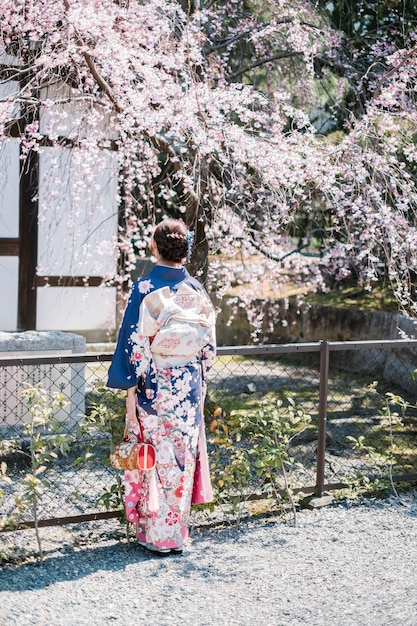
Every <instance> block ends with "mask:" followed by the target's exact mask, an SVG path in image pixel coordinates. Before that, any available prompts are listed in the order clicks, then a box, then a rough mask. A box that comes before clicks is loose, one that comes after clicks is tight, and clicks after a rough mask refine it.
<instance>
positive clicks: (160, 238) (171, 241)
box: [153, 218, 188, 263]
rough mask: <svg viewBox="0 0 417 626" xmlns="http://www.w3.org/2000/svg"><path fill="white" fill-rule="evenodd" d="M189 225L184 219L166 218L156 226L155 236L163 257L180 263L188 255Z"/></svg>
mask: <svg viewBox="0 0 417 626" xmlns="http://www.w3.org/2000/svg"><path fill="white" fill-rule="evenodd" d="M186 233H187V227H186V225H185V224H184V222H183V221H182V220H174V219H171V218H169V219H166V220H163V221H162V222H160V223H159V224H158V226H157V227H156V228H155V231H154V234H153V238H154V240H155V243H156V247H157V248H158V252H159V254H160V255H161V257H162V258H163V259H166V260H167V261H173V262H174V263H180V261H182V260H183V259H185V258H186V257H187V255H188V242H187V235H186Z"/></svg>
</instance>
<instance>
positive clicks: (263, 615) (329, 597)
mask: <svg viewBox="0 0 417 626" xmlns="http://www.w3.org/2000/svg"><path fill="white" fill-rule="evenodd" d="M401 500H402V503H399V502H398V500H396V499H394V498H391V499H388V500H384V501H377V500H370V501H366V502H363V503H350V502H343V503H339V504H334V505H332V506H329V507H326V508H322V509H318V510H313V511H308V510H304V511H301V512H300V513H298V516H297V526H296V527H294V526H293V525H292V523H291V522H290V521H288V520H285V519H282V518H278V517H276V518H273V519H271V518H270V519H263V520H260V519H258V520H253V521H249V522H245V523H244V524H242V525H241V527H240V529H239V530H235V529H233V530H231V529H224V528H214V529H213V528H201V527H200V528H198V529H195V530H194V531H193V535H192V543H191V545H189V547H187V549H186V551H184V554H183V555H181V556H169V557H168V558H158V557H155V556H153V555H148V553H145V552H144V551H142V550H141V549H140V548H138V547H136V546H134V547H132V548H129V547H128V546H127V544H126V543H124V542H121V541H120V532H121V531H120V530H119V528H118V527H117V526H116V522H109V521H107V522H100V523H95V525H91V524H90V525H88V526H87V525H83V526H79V527H77V528H72V529H71V528H70V527H68V528H66V529H50V530H48V531H44V533H47V537H46V544H45V546H46V547H47V550H46V556H45V560H44V562H43V564H42V565H40V566H37V565H34V564H25V565H21V566H8V567H4V568H3V569H2V570H1V571H0V624H1V625H2V626H3V625H4V626H9V625H19V626H20V625H22V626H24V625H48V626H83V625H88V626H96V625H97V626H99V625H100V626H101V625H103V624H117V625H120V626H139V625H141V624H146V625H147V626H153V625H155V626H171V625H172V626H174V625H177V624H180V623H183V624H192V625H196V626H211V625H220V626H224V625H226V626H228V625H238V626H246V625H248V626H249V625H250V626H254V625H256V626H257V625H262V626H278V625H283V626H284V625H285V626H291V625H296V624H307V625H309V626H325V625H326V626H348V625H349V626H350V625H352V626H353V625H354V626H368V625H369V626H386V625H390V624H393V625H395V626H416V625H417V493H411V494H408V495H406V496H402V498H401ZM25 532H26V531H25ZM44 533H43V534H44ZM54 533H55V535H54ZM17 534H18V533H16V534H15V535H17ZM63 539H65V542H63Z"/></svg>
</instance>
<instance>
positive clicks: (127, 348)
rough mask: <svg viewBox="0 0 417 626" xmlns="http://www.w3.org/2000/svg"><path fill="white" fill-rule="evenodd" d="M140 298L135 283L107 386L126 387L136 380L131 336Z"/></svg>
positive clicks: (133, 383) (134, 330)
mask: <svg viewBox="0 0 417 626" xmlns="http://www.w3.org/2000/svg"><path fill="white" fill-rule="evenodd" d="M141 300H142V296H141V294H140V293H139V290H138V288H137V284H135V285H133V288H132V290H131V292H130V294H129V299H128V302H127V306H126V310H125V312H124V316H123V321H122V325H121V327H120V331H119V337H118V340H117V345H116V350H115V352H114V355H113V359H112V362H111V365H110V368H109V374H108V380H107V386H108V387H113V388H116V389H127V388H128V387H134V386H135V385H136V384H137V382H138V375H137V370H136V363H135V360H134V358H132V357H133V355H132V352H133V342H132V339H131V337H132V335H133V334H134V333H135V332H136V328H137V324H138V318H139V306H140V303H141Z"/></svg>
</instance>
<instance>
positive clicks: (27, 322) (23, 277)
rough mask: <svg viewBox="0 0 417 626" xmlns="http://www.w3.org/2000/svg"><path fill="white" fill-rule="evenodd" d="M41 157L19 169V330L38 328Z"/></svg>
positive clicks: (33, 154)
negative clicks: (39, 183)
mask: <svg viewBox="0 0 417 626" xmlns="http://www.w3.org/2000/svg"><path fill="white" fill-rule="evenodd" d="M38 178H39V155H38V153H37V152H34V151H30V152H29V154H28V156H27V157H26V158H25V160H22V161H21V166H20V188H19V192H20V194H19V235H20V262H19V297H18V314H17V325H18V330H20V331H22V330H35V329H36V265H37V262H38V200H37V197H38Z"/></svg>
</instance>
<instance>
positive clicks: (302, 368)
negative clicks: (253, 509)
mask: <svg viewBox="0 0 417 626" xmlns="http://www.w3.org/2000/svg"><path fill="white" fill-rule="evenodd" d="M111 358H112V355H111V354H107V353H100V354H93V353H87V354H71V355H68V354H65V355H61V356H60V355H54V356H48V355H46V356H41V355H38V356H27V357H15V358H13V357H1V358H0V401H1V405H0V440H1V447H0V461H2V474H3V476H2V475H0V479H1V477H2V480H1V482H0V518H3V519H12V518H13V515H14V514H15V512H16V507H17V508H18V504H19V497H20V494H21V490H22V484H23V481H24V480H25V477H27V474H28V472H29V468H30V464H28V460H29V455H28V446H30V442H29V443H28V441H27V437H28V434H27V433H28V424H30V422H31V419H33V416H32V417H31V413H30V406H28V404H27V402H26V403H25V401H24V399H23V398H22V397H21V395H20V391H21V389H22V387H24V386H25V385H26V386H31V385H37V384H39V385H40V386H41V387H43V388H45V389H46V391H47V392H48V393H49V394H52V393H53V392H59V393H60V394H61V395H62V396H64V397H65V398H66V399H67V400H68V401H69V404H68V406H65V407H61V408H60V409H59V410H58V412H57V415H56V419H57V422H58V424H59V426H60V429H61V431H62V432H63V433H64V434H65V436H66V437H68V439H69V440H71V446H70V451H64V448H63V447H62V448H61V453H59V454H58V455H57V457H56V459H55V461H54V462H50V463H47V464H46V467H45V469H43V470H42V472H43V474H42V479H43V480H45V485H48V488H45V493H43V494H42V495H41V497H39V500H38V517H39V519H38V520H37V522H36V523H37V525H39V526H48V525H52V524H57V525H59V524H67V523H72V522H80V521H87V520H91V519H100V518H108V517H115V516H119V515H120V510H118V509H117V508H116V510H108V508H109V507H110V508H111V502H110V501H111V498H112V494H113V492H114V480H115V478H114V476H115V474H114V470H112V469H111V468H110V467H109V466H108V465H107V464H106V463H105V462H103V460H102V458H103V459H104V458H105V457H106V454H107V456H108V448H109V438H108V436H106V434H105V433H104V434H103V432H101V431H99V430H98V429H97V428H96V427H85V428H84V430H83V429H82V428H81V429H80V425H81V424H82V423H83V422H85V419H86V418H88V415H89V414H90V413H91V411H92V408H94V407H97V406H98V405H100V397H101V394H102V393H103V391H102V390H100V386H102V385H103V381H105V379H106V375H107V368H108V365H109V363H110V361H111ZM416 369H417V340H397V341H391V340H389V341H355V342H327V341H321V342H312V343H299V344H281V345H263V346H229V347H221V348H219V349H218V354H217V359H216V361H215V364H214V366H213V368H212V369H211V371H210V373H209V385H208V387H209V391H208V405H210V404H211V405H212V406H220V407H221V408H222V411H223V412H224V415H225V416H227V415H229V414H232V413H233V412H236V411H239V410H242V407H247V406H249V407H252V408H253V407H256V406H257V405H258V404H261V403H262V402H264V401H265V399H266V398H267V399H269V400H271V401H276V400H277V399H281V400H283V401H284V402H285V400H286V399H287V398H288V397H289V396H291V397H292V398H294V399H295V402H296V403H298V404H299V405H300V406H301V407H303V409H304V410H305V412H308V413H309V414H310V415H311V424H310V426H309V428H308V429H307V430H306V431H305V432H304V433H303V434H301V435H300V436H299V437H294V439H293V440H292V441H291V443H290V457H291V459H292V467H291V470H290V479H291V487H292V489H293V491H294V492H296V491H302V492H304V493H306V494H308V493H310V494H315V495H316V496H321V495H322V494H323V493H324V492H325V491H327V490H332V489H341V488H343V487H349V486H351V485H355V484H357V483H358V482H360V481H373V480H375V479H378V478H380V477H381V476H387V475H388V476H389V478H390V480H391V481H392V482H395V481H415V480H417V443H416V430H417V429H416V427H417V409H416V406H415V405H416V401H417V382H416V380H414V371H415V370H416ZM375 381H377V382H378V385H377V384H376V382H375ZM387 394H388V395H387ZM389 394H391V395H389ZM394 396H399V397H400V398H402V399H404V403H402V401H401V400H399V399H398V398H397V399H395V397H394ZM390 399H391V404H390ZM406 404H407V410H406V412H405V414H404V415H400V414H399V413H398V411H399V410H400V409H401V408H403V407H404V406H405V405H406ZM394 405H395V406H394ZM208 413H209V415H208V417H207V419H208V420H210V408H209V409H208ZM84 426H85V424H84ZM64 444H65V442H64V440H63V443H62V444H61V445H62V446H64ZM209 445H210V436H209ZM90 448H91V449H94V450H95V451H96V452H97V451H98V453H97V454H91V455H87V457H86V456H85V455H84V456H83V454H82V452H83V451H84V450H85V449H90ZM63 452H66V453H65V454H64V453H63ZM100 455H101V456H100ZM81 458H82V462H81V460H80V459H81ZM250 497H252V498H259V497H261V495H259V493H255V492H254V493H253V494H252V495H251V496H250ZM16 519H17V518H16ZM34 524H35V522H34V520H33V519H27V518H24V520H23V521H22V520H21V519H20V521H19V522H16V523H15V524H14V525H13V524H9V525H7V524H6V525H5V526H4V528H3V529H4V530H7V529H11V528H13V529H17V528H21V527H31V526H33V525H34Z"/></svg>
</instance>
